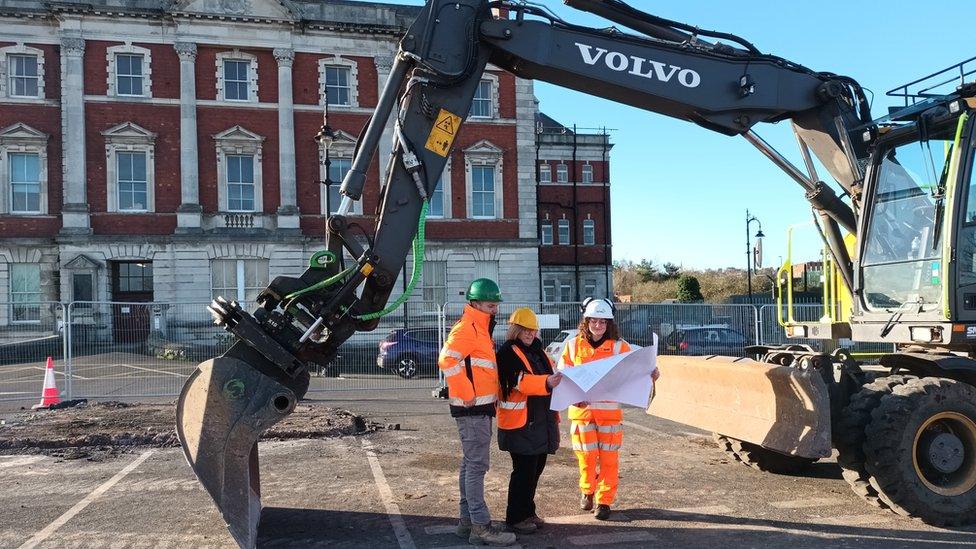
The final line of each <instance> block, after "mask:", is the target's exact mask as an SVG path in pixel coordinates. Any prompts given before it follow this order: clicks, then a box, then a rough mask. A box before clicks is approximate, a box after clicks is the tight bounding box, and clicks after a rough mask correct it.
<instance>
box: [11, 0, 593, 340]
mask: <svg viewBox="0 0 976 549" xmlns="http://www.w3.org/2000/svg"><path fill="white" fill-rule="evenodd" d="M123 6H130V7H123ZM416 10H417V8H416V7H411V6H398V5H388V4H374V3H369V2H350V1H346V0H330V1H321V2H314V1H308V2H303V1H291V0H181V1H179V2H176V3H175V4H174V3H169V2H162V1H161V0H160V1H158V2H157V1H155V0H148V1H147V2H143V3H139V4H134V3H133V4H118V3H109V2H107V1H106V0H95V2H80V1H79V2H74V1H67V2H57V3H42V2H39V1H38V2H33V1H31V0H0V28H3V29H4V31H3V33H2V34H0V289H2V290H0V302H3V301H7V302H14V303H15V304H12V305H9V306H2V307H0V324H5V323H7V322H32V321H36V320H37V318H38V317H39V315H41V314H43V311H44V309H43V308H41V307H34V306H28V305H16V303H22V304H23V303H32V302H36V301H47V300H52V301H58V300H60V301H84V300H94V301H110V300H111V301H148V300H152V301H164V302H165V301H180V302H206V301H209V299H210V298H211V297H212V296H213V295H215V294H223V295H229V296H232V297H238V298H241V299H248V298H251V297H253V296H254V295H255V294H256V292H257V291H259V290H260V289H261V288H263V287H264V285H265V284H267V282H268V280H270V279H272V278H274V277H275V276H278V275H285V274H287V275H295V274H297V273H300V272H301V271H302V270H303V269H304V265H305V264H306V261H307V257H308V256H309V255H310V254H311V253H312V252H313V251H315V250H316V249H320V248H321V247H322V246H323V245H324V238H323V232H324V226H325V219H326V214H327V211H326V207H327V204H328V206H329V207H330V208H331V209H333V210H334V209H335V208H336V207H337V206H338V197H337V186H335V187H330V188H331V189H332V194H331V197H328V195H329V193H327V192H325V189H326V187H325V186H324V185H323V184H322V182H323V181H331V182H339V181H341V179H342V176H343V175H344V173H345V171H346V170H348V168H349V163H350V160H351V157H352V153H353V148H354V146H355V139H356V135H358V133H359V131H360V129H361V128H362V126H363V125H364V123H365V122H366V120H367V118H368V116H369V115H370V113H371V112H372V110H373V108H374V106H375V104H376V101H377V98H378V96H379V92H380V90H381V89H382V86H383V84H384V82H385V78H386V77H387V75H388V73H389V70H390V67H391V64H392V56H393V54H394V52H395V51H396V46H397V41H398V39H399V36H400V35H401V34H402V33H403V31H404V30H405V29H406V26H407V25H408V24H409V23H410V21H412V18H413V16H414V14H415V13H416ZM326 97H328V101H329V105H330V117H329V123H330V125H331V126H332V127H334V128H336V129H337V130H339V138H338V139H337V140H336V142H335V144H334V145H333V146H332V147H331V148H330V149H329V150H328V151H326V150H325V149H324V148H323V147H322V146H321V145H320V144H319V143H318V142H316V141H315V140H314V136H315V134H316V133H317V131H318V129H319V127H320V126H321V124H322V119H323V108H324V104H325V101H326ZM387 134H388V137H392V126H391V125H388V126H387ZM539 137H540V139H542V140H545V139H547V137H546V134H542V135H541V136H539ZM580 137H581V138H582V137H583V136H580ZM536 138H537V135H536V131H535V102H534V98H533V92H532V83H531V81H526V80H521V79H517V78H515V77H514V76H513V75H511V74H509V73H506V72H504V71H500V70H497V69H492V68H491V67H489V71H488V72H487V73H486V74H485V77H484V80H483V81H482V85H481V87H480V88H479V92H478V95H477V97H476V100H475V104H474V106H473V108H472V112H471V114H470V116H469V118H468V122H467V125H466V126H465V129H464V131H463V132H462V134H461V135H460V136H459V138H458V140H457V142H456V149H455V151H454V153H453V154H452V156H451V159H450V163H449V165H448V167H447V169H446V170H445V173H444V174H443V176H442V182H443V183H442V185H441V187H440V190H439V191H438V193H437V195H436V196H435V197H434V201H433V207H432V212H431V219H430V220H429V221H428V230H427V234H428V236H429V237H430V239H431V241H429V242H428V246H427V252H426V258H425V265H424V280H423V291H422V292H418V294H417V296H416V299H418V300H419V299H423V300H428V301H434V302H443V301H445V300H448V299H454V300H456V299H457V296H458V293H459V292H460V291H461V290H462V289H463V288H464V287H465V286H466V285H467V283H468V282H469V281H470V280H471V279H472V278H474V277H476V276H490V277H496V278H498V279H499V281H500V283H501V285H502V287H503V290H504V291H505V294H506V297H507V299H509V300H512V301H536V300H538V299H539V296H540V293H541V291H540V287H541V286H540V284H542V283H544V280H545V277H543V279H542V280H540V277H539V275H538V273H539V272H540V269H539V263H540V260H542V261H543V262H545V264H546V265H552V266H554V267H555V266H557V265H565V263H566V262H567V261H572V260H574V258H579V259H580V260H581V261H582V262H583V263H586V264H589V262H596V263H593V264H594V265H597V270H599V269H600V268H602V267H600V265H604V264H609V259H607V258H608V257H609V249H608V248H607V247H606V246H605V245H604V243H606V244H607V245H608V242H607V239H606V238H605V237H604V234H606V233H604V232H603V231H604V217H603V213H602V212H603V208H602V207H597V206H596V205H595V204H593V205H590V204H589V202H596V201H598V200H599V196H600V192H605V188H604V187H603V186H601V185H591V184H589V183H586V184H584V183H580V185H579V187H581V188H582V187H585V188H582V189H576V193H577V195H576V203H577V205H578V206H579V207H578V208H576V209H577V210H578V212H577V213H576V214H574V215H575V216H571V218H572V219H573V220H574V224H575V225H579V226H578V227H577V229H575V231H576V232H575V233H574V234H576V236H575V237H574V238H576V239H577V240H579V241H580V242H583V241H585V240H587V238H588V236H587V235H589V234H590V233H588V232H586V231H589V230H590V229H588V228H585V227H583V226H582V225H581V223H584V222H585V221H584V220H589V219H592V220H594V223H595V224H596V227H597V228H596V229H594V231H595V233H594V234H595V235H596V236H595V238H596V239H597V240H596V242H598V243H599V244H594V245H592V246H591V245H586V246H582V247H580V248H579V249H576V247H575V245H572V246H569V247H567V246H564V245H562V244H561V243H559V244H558V245H553V246H551V247H547V248H546V249H545V250H544V251H543V252H542V253H540V252H539V251H537V250H538V243H539V240H538V239H539V234H540V233H539V224H538V220H539V219H540V216H539V215H538V214H537V212H538V211H539V210H537V208H538V207H541V205H543V203H544V204H545V207H546V208H548V209H547V210H546V212H547V214H548V215H550V216H551V218H552V219H553V220H556V219H562V218H563V216H564V215H569V214H568V212H567V211H564V210H563V209H556V208H555V206H550V205H549V202H560V203H561V201H563V200H565V198H566V196H565V194H566V193H567V192H572V190H571V189H570V188H569V187H568V186H566V185H564V184H561V183H558V182H556V181H555V180H554V182H553V183H551V184H546V183H543V184H541V186H539V187H538V188H540V189H543V188H544V189H546V193H547V196H548V198H546V199H545V200H543V201H540V202H539V203H537V196H536V189H537V170H536V156H537V153H539V152H543V153H546V154H548V151H549V150H555V149H554V148H553V147H555V145H554V144H552V145H548V144H546V145H540V146H537V145H536ZM564 148H565V147H564ZM385 149H386V147H381V150H380V154H379V155H378V159H377V160H376V161H374V163H373V166H372V169H371V170H370V172H369V179H368V181H367V186H366V191H365V194H364V197H363V200H362V201H361V202H360V203H357V204H356V205H355V207H354V210H353V212H354V213H355V214H357V215H359V216H361V218H360V219H359V221H360V222H361V223H362V224H364V225H366V226H367V227H369V226H370V225H371V222H372V217H371V216H370V215H369V214H371V213H372V212H374V211H375V208H376V204H377V200H378V194H379V188H380V181H381V178H383V177H384V175H383V174H382V173H381V171H382V170H385V166H386V160H387V158H386V152H385ZM560 150H561V149H560ZM579 150H580V151H582V150H583V148H582V147H581V148H580V149H579ZM560 154H561V153H560ZM581 154H582V153H581ZM593 154H595V153H593ZM327 156H328V159H329V166H330V169H329V170H328V173H326V172H327V170H326V167H325V166H326V162H325V160H326V157H327ZM545 158H547V159H550V158H551V160H552V161H553V162H557V161H559V160H560V159H562V158H563V157H562V156H558V155H557V156H551V157H549V156H546V157H545ZM579 161H580V164H579V166H580V167H579V171H578V172H577V171H576V170H577V168H576V167H574V172H573V173H574V174H575V175H574V176H573V177H574V178H579V179H580V180H581V181H582V180H583V179H584V178H585V177H586V176H585V172H583V170H584V169H588V168H585V166H592V169H593V170H595V171H594V172H593V174H594V175H593V177H594V178H595V179H594V181H604V180H605V175H604V174H605V172H606V169H605V167H604V166H605V164H606V163H605V160H604V161H603V162H602V163H601V162H600V161H598V160H597V159H596V158H595V157H594V158H593V159H592V160H591V159H590V157H589V156H586V157H585V158H584V157H583V156H580V157H579ZM574 166H575V165H574ZM552 169H553V170H554V171H553V173H554V174H555V173H556V172H555V170H558V169H559V168H558V166H557V165H556V164H553V168H552ZM601 190H602V191H601ZM594 193H595V194H594ZM590 195H593V196H590ZM543 219H545V218H544V217H543ZM555 230H557V231H558V229H555ZM601 246H602V247H601ZM408 268H409V263H408ZM547 268H548V267H547ZM588 269H589V267H586V268H584V269H583V272H589V271H588ZM594 272H596V271H594ZM599 272H600V273H602V271H599ZM580 276H583V275H580ZM601 276H602V275H601ZM584 279H585V277H584ZM586 280H588V279H586ZM570 297H572V298H575V297H576V296H575V295H571V296H570Z"/></svg>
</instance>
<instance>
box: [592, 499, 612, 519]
mask: <svg viewBox="0 0 976 549" xmlns="http://www.w3.org/2000/svg"><path fill="white" fill-rule="evenodd" d="M595 514H596V520H607V519H609V518H610V506H609V505H605V504H603V503H601V504H600V505H597V506H596V513H595Z"/></svg>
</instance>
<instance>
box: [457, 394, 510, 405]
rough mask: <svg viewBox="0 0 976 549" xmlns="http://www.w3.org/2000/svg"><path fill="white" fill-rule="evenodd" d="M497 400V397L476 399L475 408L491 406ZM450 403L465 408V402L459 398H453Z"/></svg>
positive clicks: (489, 396) (490, 396)
mask: <svg viewBox="0 0 976 549" xmlns="http://www.w3.org/2000/svg"><path fill="white" fill-rule="evenodd" d="M496 400H498V397H496V396H495V395H488V396H480V397H475V399H474V406H484V405H485V404H491V403H492V402H495V401H496ZM448 402H450V403H451V406H464V401H463V400H461V399H460V398H457V397H451V400H449V401H448Z"/></svg>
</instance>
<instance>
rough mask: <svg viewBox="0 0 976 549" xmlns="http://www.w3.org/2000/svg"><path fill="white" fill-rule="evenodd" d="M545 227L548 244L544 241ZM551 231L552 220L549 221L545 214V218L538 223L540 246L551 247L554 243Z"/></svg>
mask: <svg viewBox="0 0 976 549" xmlns="http://www.w3.org/2000/svg"><path fill="white" fill-rule="evenodd" d="M546 227H548V228H549V242H546V239H545V230H544V229H545V228H546ZM552 231H553V226H552V220H551V219H549V214H546V218H545V219H542V220H540V221H539V245H541V246H552V245H553V244H554V243H555V241H554V233H553V232H552Z"/></svg>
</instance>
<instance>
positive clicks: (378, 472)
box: [362, 438, 417, 549]
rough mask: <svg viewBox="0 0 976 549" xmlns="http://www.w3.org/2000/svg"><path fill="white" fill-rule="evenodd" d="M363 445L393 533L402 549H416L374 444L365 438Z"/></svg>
mask: <svg viewBox="0 0 976 549" xmlns="http://www.w3.org/2000/svg"><path fill="white" fill-rule="evenodd" d="M362 445H363V450H365V451H366V460H367V461H369V468H370V470H372V471H373V480H374V481H375V482H376V489H377V490H379V492H380V499H382V500H383V506H384V507H386V516H387V517H389V519H390V526H392V527H393V533H394V534H395V535H396V538H397V543H398V544H399V545H400V549H416V547H417V546H416V545H415V544H414V542H413V538H412V537H410V531H409V530H407V524H406V523H405V522H403V515H401V514H400V506H399V505H397V504H396V501H395V500H394V499H393V490H391V489H390V485H389V484H388V483H387V482H386V475H384V474H383V468H382V467H380V460H379V459H377V458H376V452H374V451H373V444H372V443H371V442H370V441H368V440H366V439H365V438H364V439H362Z"/></svg>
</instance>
